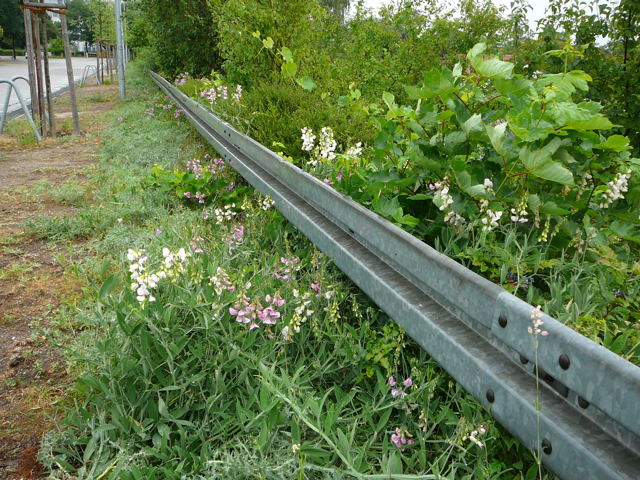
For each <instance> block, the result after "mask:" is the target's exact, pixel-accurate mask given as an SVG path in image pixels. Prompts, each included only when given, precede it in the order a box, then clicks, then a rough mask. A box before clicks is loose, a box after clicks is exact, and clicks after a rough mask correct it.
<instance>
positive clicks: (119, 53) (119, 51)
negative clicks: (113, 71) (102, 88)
mask: <svg viewBox="0 0 640 480" xmlns="http://www.w3.org/2000/svg"><path fill="white" fill-rule="evenodd" d="M116 39H117V41H116V59H117V60H116V61H117V62H118V87H119V90H120V98H121V99H123V100H124V97H125V88H124V87H125V86H124V44H123V41H122V0H116Z"/></svg>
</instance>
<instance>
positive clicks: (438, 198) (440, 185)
mask: <svg viewBox="0 0 640 480" xmlns="http://www.w3.org/2000/svg"><path fill="white" fill-rule="evenodd" d="M435 189H436V193H434V195H433V200H434V202H435V203H436V204H438V203H440V206H439V207H438V208H439V209H440V210H446V209H447V208H448V207H449V205H451V204H452V203H453V197H452V196H451V195H450V194H449V184H448V183H447V181H446V180H440V181H438V182H436V184H435Z"/></svg>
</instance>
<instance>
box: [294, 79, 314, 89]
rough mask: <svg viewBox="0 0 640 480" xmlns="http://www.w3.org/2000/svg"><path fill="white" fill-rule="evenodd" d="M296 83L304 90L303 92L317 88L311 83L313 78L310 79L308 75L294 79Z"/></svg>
mask: <svg viewBox="0 0 640 480" xmlns="http://www.w3.org/2000/svg"><path fill="white" fill-rule="evenodd" d="M296 83H297V84H298V85H300V86H301V87H302V88H304V89H305V90H309V91H311V90H313V89H314V88H316V86H317V85H316V82H314V81H313V78H311V77H310V76H308V75H305V76H303V77H298V78H296Z"/></svg>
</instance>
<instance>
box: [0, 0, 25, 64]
mask: <svg viewBox="0 0 640 480" xmlns="http://www.w3.org/2000/svg"><path fill="white" fill-rule="evenodd" d="M0 27H2V30H3V33H4V35H3V37H2V38H1V39H0V45H2V46H3V47H9V48H11V49H12V50H13V58H16V48H24V46H25V38H24V21H23V17H22V10H21V9H20V6H19V4H18V0H4V1H2V2H0Z"/></svg>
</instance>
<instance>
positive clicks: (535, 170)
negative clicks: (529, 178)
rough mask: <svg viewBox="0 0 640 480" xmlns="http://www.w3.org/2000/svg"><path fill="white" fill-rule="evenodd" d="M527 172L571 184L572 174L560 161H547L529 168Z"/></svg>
mask: <svg viewBox="0 0 640 480" xmlns="http://www.w3.org/2000/svg"><path fill="white" fill-rule="evenodd" d="M529 173H530V174H531V175H534V176H536V177H539V178H544V179H545V180H550V181H552V182H557V183H561V184H563V185H573V184H574V183H573V174H572V173H571V171H569V170H568V169H567V168H565V167H564V166H563V165H562V164H561V163H560V162H554V161H548V162H545V163H541V164H539V165H535V166H532V167H531V168H529Z"/></svg>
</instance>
